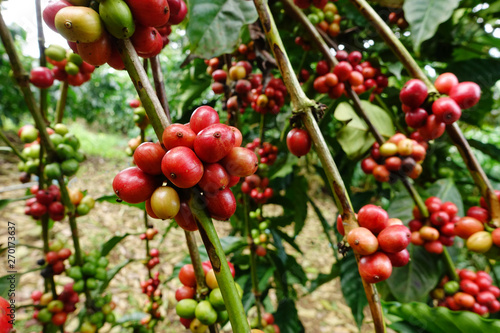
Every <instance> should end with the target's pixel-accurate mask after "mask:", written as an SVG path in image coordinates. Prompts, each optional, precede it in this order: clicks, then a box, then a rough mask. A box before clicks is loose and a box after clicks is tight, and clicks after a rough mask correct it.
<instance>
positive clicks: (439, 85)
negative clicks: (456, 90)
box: [434, 73, 458, 95]
mask: <svg viewBox="0 0 500 333" xmlns="http://www.w3.org/2000/svg"><path fill="white" fill-rule="evenodd" d="M456 85H458V79H457V77H456V76H455V74H453V73H443V74H441V75H439V76H438V77H437V79H436V81H435V82H434V87H436V89H437V91H439V93H441V94H447V95H449V94H450V90H451V88H453V87H454V86H456Z"/></svg>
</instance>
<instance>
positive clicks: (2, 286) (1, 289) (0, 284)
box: [0, 273, 21, 299]
mask: <svg viewBox="0 0 500 333" xmlns="http://www.w3.org/2000/svg"><path fill="white" fill-rule="evenodd" d="M11 278H14V281H11V280H10V279H11ZM20 279H21V274H19V273H14V274H9V275H5V276H2V277H1V278H0V296H1V297H3V298H5V299H9V294H10V293H12V292H15V290H16V289H17V285H18V284H19V280H20ZM12 282H13V283H14V286H12Z"/></svg>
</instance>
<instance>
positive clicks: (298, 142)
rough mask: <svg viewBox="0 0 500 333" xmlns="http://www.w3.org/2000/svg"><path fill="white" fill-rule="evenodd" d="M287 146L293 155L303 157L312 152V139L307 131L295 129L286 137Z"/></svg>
mask: <svg viewBox="0 0 500 333" xmlns="http://www.w3.org/2000/svg"><path fill="white" fill-rule="evenodd" d="M286 145H287V147H288V150H289V151H290V152H291V153H292V154H294V155H295V156H297V157H301V156H304V155H306V154H307V153H308V152H309V150H311V137H310V136H309V133H308V132H307V131H306V130H304V129H299V128H294V129H292V130H291V131H290V132H288V135H287V136H286Z"/></svg>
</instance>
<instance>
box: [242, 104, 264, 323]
mask: <svg viewBox="0 0 500 333" xmlns="http://www.w3.org/2000/svg"><path fill="white" fill-rule="evenodd" d="M263 116H264V115H263V114H262V117H263ZM243 205H244V206H243V214H244V216H245V219H244V222H245V233H246V236H247V240H248V244H249V245H250V275H251V277H252V293H253V296H254V298H255V307H256V308H257V319H258V327H259V328H260V327H261V321H262V314H261V312H260V306H261V303H260V291H259V279H258V277H257V257H256V253H255V249H256V247H255V243H254V241H253V237H252V226H251V225H250V219H249V218H248V196H247V195H246V194H243Z"/></svg>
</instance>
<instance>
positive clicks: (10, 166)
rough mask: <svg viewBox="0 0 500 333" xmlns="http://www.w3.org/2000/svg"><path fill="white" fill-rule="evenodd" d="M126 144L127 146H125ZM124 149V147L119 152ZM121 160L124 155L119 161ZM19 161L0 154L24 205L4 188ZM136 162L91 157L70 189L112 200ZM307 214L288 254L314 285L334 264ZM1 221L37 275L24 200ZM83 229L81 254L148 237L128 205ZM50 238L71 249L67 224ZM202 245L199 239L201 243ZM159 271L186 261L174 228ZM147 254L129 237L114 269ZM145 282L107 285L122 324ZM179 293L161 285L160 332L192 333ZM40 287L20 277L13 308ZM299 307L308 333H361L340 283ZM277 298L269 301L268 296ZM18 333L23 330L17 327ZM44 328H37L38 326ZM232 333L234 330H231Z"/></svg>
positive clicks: (130, 271)
mask: <svg viewBox="0 0 500 333" xmlns="http://www.w3.org/2000/svg"><path fill="white" fill-rule="evenodd" d="M123 142H126V140H125V139H123ZM115 149H122V151H123V147H116V148H115ZM118 155H119V156H120V154H118ZM17 161H18V160H17V159H16V157H15V156H14V155H12V154H7V153H5V152H0V200H1V199H6V198H19V197H22V196H23V195H24V194H25V191H26V190H25V189H24V190H22V189H21V190H14V191H8V192H2V190H3V189H5V187H7V186H12V185H19V184H20V183H19V181H18V176H19V173H18V171H17V167H16V165H17ZM130 161H131V159H130V158H129V157H128V156H126V154H125V153H124V152H123V157H122V158H116V157H115V158H103V157H99V156H89V158H88V159H87V160H86V161H85V162H84V163H82V165H81V167H80V170H79V171H78V173H77V175H76V176H75V177H74V178H73V179H71V181H70V183H69V187H71V188H78V189H80V190H87V191H88V193H89V194H90V195H92V196H93V197H95V198H96V197H99V196H102V195H105V194H110V193H112V188H111V182H112V179H113V177H114V175H115V174H116V173H117V172H119V171H120V170H122V169H124V168H125V167H127V166H128V165H130ZM317 203H318V206H319V207H320V208H321V210H322V211H323V213H324V215H325V216H326V217H327V219H328V221H329V222H332V221H333V219H334V217H335V210H336V209H335V206H334V204H333V203H332V202H331V200H329V199H327V198H323V199H320V200H318V202H317ZM309 212H310V214H309V216H308V219H307V223H306V226H305V227H304V229H303V231H302V232H301V233H300V235H299V236H298V237H297V239H296V242H297V243H298V245H299V246H300V248H301V249H302V250H303V252H304V255H302V256H301V255H299V254H298V253H297V252H296V251H295V250H293V249H292V248H289V249H287V250H288V252H289V253H291V254H293V255H296V257H297V260H298V262H299V263H300V264H302V266H303V268H304V270H305V271H306V272H307V274H308V276H309V278H314V277H315V276H316V275H317V274H318V273H328V272H329V269H330V267H331V265H332V263H333V262H334V258H333V257H332V255H331V249H329V245H328V242H327V240H326V237H325V236H324V234H323V233H322V232H321V233H318V230H321V225H320V222H319V220H318V219H317V217H316V215H315V214H314V212H313V210H312V209H310V210H309ZM0 221H2V224H3V225H4V226H5V225H6V223H7V221H13V222H15V223H16V233H17V235H16V237H17V239H18V242H19V244H18V246H17V250H16V257H17V262H16V263H17V269H18V271H20V272H24V271H27V270H30V269H33V268H36V267H37V265H36V261H37V260H38V259H39V258H41V257H42V252H41V251H40V250H38V249H33V248H28V247H26V246H25V245H30V246H36V247H41V246H42V241H41V238H40V234H41V228H40V226H38V225H37V224H36V222H35V221H34V220H33V219H31V218H30V217H28V216H26V215H24V201H18V202H12V203H10V204H8V205H7V206H6V207H4V208H3V209H1V210H0ZM152 223H153V224H154V226H155V227H156V228H158V229H159V231H160V233H162V232H163V231H164V230H165V228H166V227H167V226H168V223H169V222H168V221H160V220H154V221H152ZM215 224H216V228H217V230H218V232H219V235H220V236H221V237H223V236H225V235H227V234H228V232H229V227H228V223H224V222H215ZM78 228H79V230H80V234H81V236H82V237H81V242H82V247H83V249H84V250H85V251H88V250H92V249H97V248H98V247H99V246H100V244H102V243H103V242H104V241H106V240H107V239H109V238H110V237H111V236H112V235H121V234H123V233H125V232H128V233H132V234H134V233H135V234H138V233H140V232H142V231H143V216H142V211H140V210H138V209H136V208H133V207H128V206H125V205H117V204H111V203H107V202H104V203H97V204H96V207H95V209H93V210H92V211H91V212H90V214H88V215H87V216H83V217H80V218H78ZM5 231H6V228H5V227H2V228H1V229H0V243H3V240H5V239H6V236H7V235H6V233H5ZM51 237H52V238H58V239H61V240H63V241H65V242H67V243H68V244H69V245H70V246H71V247H72V244H71V243H72V241H71V236H70V229H69V225H68V222H67V221H64V222H62V223H56V224H55V225H54V227H53V229H52V231H51ZM198 243H199V244H201V239H199V238H198ZM159 249H160V253H161V256H160V260H161V264H160V266H159V269H160V272H161V277H163V280H166V278H167V277H169V276H171V274H172V271H173V268H174V266H175V264H176V263H177V262H179V261H181V260H182V259H183V258H184V257H185V256H187V255H188V250H187V247H186V245H185V240H184V234H183V231H182V230H181V229H180V228H173V229H171V231H170V232H169V233H168V234H167V237H166V239H165V241H164V242H163V243H162V244H161V246H160V248H159ZM144 255H145V249H144V244H142V242H141V241H140V240H139V237H138V236H129V237H127V238H126V239H125V240H124V241H122V242H121V243H120V244H119V245H118V246H116V247H115V248H114V249H113V251H112V252H111V254H110V257H109V259H110V267H112V266H113V265H115V264H119V263H120V262H123V261H124V260H126V259H141V258H143V257H144ZM1 262H2V265H1V266H0V276H3V275H5V272H6V270H5V266H6V265H5V264H3V263H5V261H4V260H3V259H2V260H1ZM145 276H146V269H145V268H144V266H143V265H142V264H141V263H140V262H139V261H136V262H133V263H131V264H129V265H128V266H126V267H125V268H124V269H122V270H121V271H120V273H119V274H118V275H117V276H116V278H115V279H114V280H113V281H112V283H111V284H110V286H109V288H108V291H109V292H110V293H111V294H112V295H113V300H114V302H115V303H116V304H117V309H116V310H115V312H116V313H117V317H118V318H119V317H120V316H122V315H124V314H129V313H134V312H137V311H141V309H142V307H143V304H144V302H145V300H146V297H145V296H144V295H143V294H142V293H141V290H140V281H141V280H143V279H144V278H145ZM56 279H57V284H58V285H60V286H59V287H58V288H62V285H64V284H65V283H66V282H68V281H69V279H68V278H66V277H65V276H58V277H57V278H56ZM179 286H180V282H179V280H178V279H177V278H174V279H172V280H170V281H169V282H168V283H166V284H165V285H163V294H164V300H165V301H166V302H165V313H166V319H165V321H164V322H163V323H161V324H160V325H159V326H158V330H157V332H167V333H168V332H187V330H185V329H184V328H183V327H182V326H181V325H180V323H179V321H178V317H177V315H176V314H175V302H176V301H175V298H174V293H175V290H176V289H177V288H178V287H179ZM42 287H43V280H42V278H41V277H40V275H39V273H38V272H33V273H28V274H25V275H23V276H22V278H21V280H20V283H19V285H18V287H17V292H16V301H17V304H18V305H26V304H29V303H30V293H31V292H32V291H33V290H35V289H38V290H41V289H42ZM297 289H298V293H299V295H300V300H299V301H298V302H297V307H298V313H299V316H300V319H301V320H302V322H303V324H304V326H305V330H306V332H328V333H349V332H353V333H354V332H358V328H357V326H356V324H355V322H354V319H353V317H352V314H351V311H350V308H349V307H348V306H347V305H346V303H345V301H344V300H343V297H342V293H341V290H340V281H339V279H336V280H334V281H332V282H330V283H327V284H325V285H323V286H321V287H320V288H319V289H317V290H316V291H314V292H313V293H312V294H309V295H307V294H306V290H305V289H304V288H301V287H300V286H298V287H297ZM271 296H272V295H271ZM365 313H366V318H365V322H364V324H363V326H362V328H361V332H370V331H373V326H372V325H371V318H370V316H369V311H368V310H367V309H365ZM31 315H32V311H31V310H29V309H21V310H19V311H18V313H17V320H18V324H22V325H26V324H27V323H28V324H30V323H31V324H32V323H33V321H32V320H30V318H31ZM75 322H76V320H72V322H71V323H70V325H69V326H68V329H69V330H71V328H72V327H74V324H75ZM18 327H19V326H18ZM35 329H36V327H33V328H31V329H29V330H28V328H25V326H23V327H21V328H20V330H19V331H20V332H31V330H35ZM38 329H39V327H38ZM121 331H125V330H123V329H120V328H113V329H110V328H109V327H108V326H105V327H104V328H103V329H101V330H100V331H99V332H121ZM226 331H227V332H229V331H230V330H226Z"/></svg>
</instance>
